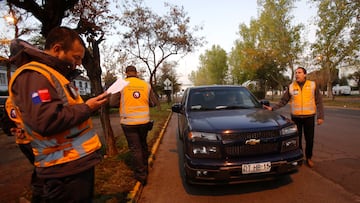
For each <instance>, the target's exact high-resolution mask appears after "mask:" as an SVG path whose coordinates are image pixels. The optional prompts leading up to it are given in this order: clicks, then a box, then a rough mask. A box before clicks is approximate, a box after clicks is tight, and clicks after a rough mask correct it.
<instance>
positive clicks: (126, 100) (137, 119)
mask: <svg viewBox="0 0 360 203" xmlns="http://www.w3.org/2000/svg"><path fill="white" fill-rule="evenodd" d="M125 80H126V81H128V82H129V84H128V85H127V86H126V87H125V88H124V89H123V90H122V91H121V96H120V108H119V110H120V123H121V124H124V125H140V124H146V123H148V122H149V121H150V112H149V94H150V85H149V84H148V83H146V82H145V81H144V80H141V79H139V78H136V77H129V78H126V79H125Z"/></svg>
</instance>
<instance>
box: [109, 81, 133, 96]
mask: <svg viewBox="0 0 360 203" xmlns="http://www.w3.org/2000/svg"><path fill="white" fill-rule="evenodd" d="M128 84H129V82H128V81H126V80H123V79H122V78H119V79H117V80H116V81H115V82H114V83H113V84H112V85H111V86H110V87H109V88H108V89H107V90H106V92H107V93H108V94H115V93H118V92H120V91H121V90H122V89H124V87H126V86H127V85H128Z"/></svg>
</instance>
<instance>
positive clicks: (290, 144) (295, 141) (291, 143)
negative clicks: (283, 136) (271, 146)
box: [281, 137, 299, 152]
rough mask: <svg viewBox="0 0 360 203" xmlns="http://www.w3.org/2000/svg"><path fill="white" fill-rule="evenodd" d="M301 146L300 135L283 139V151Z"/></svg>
mask: <svg viewBox="0 0 360 203" xmlns="http://www.w3.org/2000/svg"><path fill="white" fill-rule="evenodd" d="M298 148H299V137H293V138H291V139H287V140H284V141H282V143H281V152H288V151H292V150H296V149H298Z"/></svg>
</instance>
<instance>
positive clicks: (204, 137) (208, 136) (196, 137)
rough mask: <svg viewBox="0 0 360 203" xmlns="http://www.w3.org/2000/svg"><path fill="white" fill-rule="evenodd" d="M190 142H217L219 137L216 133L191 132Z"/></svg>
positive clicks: (189, 135)
mask: <svg viewBox="0 0 360 203" xmlns="http://www.w3.org/2000/svg"><path fill="white" fill-rule="evenodd" d="M188 137H189V140H191V141H192V142H195V141H217V140H218V136H217V134H215V133H204V132H189V134H188Z"/></svg>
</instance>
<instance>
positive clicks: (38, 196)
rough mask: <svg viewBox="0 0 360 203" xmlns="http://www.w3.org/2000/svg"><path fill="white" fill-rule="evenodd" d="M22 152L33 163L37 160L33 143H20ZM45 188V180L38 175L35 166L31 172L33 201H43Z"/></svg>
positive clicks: (37, 202) (36, 202)
mask: <svg viewBox="0 0 360 203" xmlns="http://www.w3.org/2000/svg"><path fill="white" fill-rule="evenodd" d="M18 146H19V148H20V150H21V152H22V153H23V154H24V155H25V156H26V158H27V159H28V160H29V162H30V163H31V164H32V165H33V164H34V161H35V155H34V153H33V151H32V147H31V144H30V143H29V144H18ZM43 189H44V180H43V179H41V178H39V177H38V176H37V175H36V170H35V167H34V170H33V173H32V174H31V192H32V194H31V203H40V202H43V193H44V192H43Z"/></svg>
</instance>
